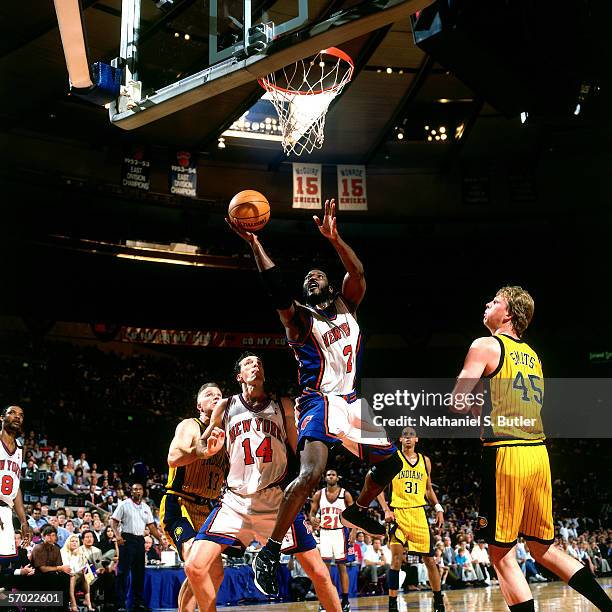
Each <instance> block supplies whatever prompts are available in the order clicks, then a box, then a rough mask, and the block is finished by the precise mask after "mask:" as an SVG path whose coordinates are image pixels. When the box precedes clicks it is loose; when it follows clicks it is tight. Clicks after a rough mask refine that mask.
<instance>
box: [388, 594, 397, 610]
mask: <svg viewBox="0 0 612 612" xmlns="http://www.w3.org/2000/svg"><path fill="white" fill-rule="evenodd" d="M389 610H397V595H396V596H395V597H393V596H392V595H389Z"/></svg>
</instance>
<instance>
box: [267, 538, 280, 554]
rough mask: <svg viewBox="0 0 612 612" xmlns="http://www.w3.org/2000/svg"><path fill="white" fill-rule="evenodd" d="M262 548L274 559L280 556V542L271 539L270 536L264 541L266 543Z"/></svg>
mask: <svg viewBox="0 0 612 612" xmlns="http://www.w3.org/2000/svg"><path fill="white" fill-rule="evenodd" d="M264 548H266V549H267V550H269V551H270V552H271V553H272V555H273V556H274V558H275V559H278V558H279V557H280V548H281V543H280V542H277V541H276V540H273V539H272V538H268V541H267V542H266V545H265V546H264Z"/></svg>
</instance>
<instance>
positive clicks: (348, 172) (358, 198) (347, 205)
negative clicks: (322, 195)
mask: <svg viewBox="0 0 612 612" xmlns="http://www.w3.org/2000/svg"><path fill="white" fill-rule="evenodd" d="M338 209H339V210H368V194H367V191H366V168H365V166H338Z"/></svg>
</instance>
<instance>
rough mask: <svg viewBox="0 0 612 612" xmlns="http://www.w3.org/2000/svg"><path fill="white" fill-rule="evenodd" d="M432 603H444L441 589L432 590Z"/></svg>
mask: <svg viewBox="0 0 612 612" xmlns="http://www.w3.org/2000/svg"><path fill="white" fill-rule="evenodd" d="M433 596H434V603H435V604H441V603H444V597H442V591H433Z"/></svg>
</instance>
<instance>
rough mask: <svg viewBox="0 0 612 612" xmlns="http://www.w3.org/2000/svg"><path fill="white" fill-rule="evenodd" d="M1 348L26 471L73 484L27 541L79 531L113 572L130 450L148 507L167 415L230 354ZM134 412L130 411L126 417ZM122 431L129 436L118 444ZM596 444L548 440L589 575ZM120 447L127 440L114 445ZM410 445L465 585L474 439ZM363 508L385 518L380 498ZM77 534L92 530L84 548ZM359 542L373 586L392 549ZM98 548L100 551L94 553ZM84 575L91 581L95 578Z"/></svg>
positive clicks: (475, 491) (66, 537)
mask: <svg viewBox="0 0 612 612" xmlns="http://www.w3.org/2000/svg"><path fill="white" fill-rule="evenodd" d="M9 348H11V350H10V351H9V354H8V355H7V354H5V355H3V356H0V359H2V360H3V367H2V368H0V381H1V382H2V384H3V386H4V389H5V393H6V395H5V401H10V402H11V403H19V404H20V405H22V406H23V407H24V409H25V415H26V422H27V423H28V427H29V429H28V433H27V434H26V435H25V437H24V440H23V441H24V461H23V466H22V476H23V478H24V481H27V480H30V479H31V480H38V479H39V477H40V475H41V474H44V476H43V478H44V480H45V482H46V483H47V485H48V487H49V488H51V489H56V490H57V491H59V492H61V491H63V492H64V493H66V494H71V495H76V496H79V497H78V499H79V505H78V506H77V507H76V508H75V509H74V510H71V509H70V508H61V507H60V508H56V509H50V508H49V506H48V505H47V504H45V503H42V502H41V501H37V502H35V503H28V504H27V512H28V516H29V519H28V522H29V524H30V526H31V527H32V529H33V531H34V541H33V544H34V545H37V544H39V543H42V542H43V539H44V538H43V533H42V532H43V529H44V528H45V527H47V526H50V527H52V528H53V529H54V530H55V533H56V536H55V537H56V538H57V542H56V544H55V545H56V546H58V547H59V548H61V549H65V548H66V546H68V550H70V547H72V552H71V553H70V554H72V556H75V557H76V556H78V555H77V554H75V553H74V551H75V550H76V548H75V542H76V541H77V538H78V543H79V547H78V550H79V551H81V552H83V553H85V552H86V550H88V551H89V553H91V550H90V548H91V546H93V547H95V548H96V549H98V550H99V551H100V558H99V562H96V563H95V565H96V567H98V568H99V569H103V570H109V571H108V575H109V576H110V575H112V574H113V570H114V569H115V565H114V564H115V563H116V561H117V560H116V559H115V558H114V557H116V556H117V555H116V552H117V551H116V542H114V535H113V532H112V530H111V529H110V528H109V517H110V514H111V513H112V512H113V510H114V509H115V508H116V507H117V504H118V503H119V501H121V500H122V499H125V498H126V497H127V496H128V495H129V485H128V482H129V480H130V470H131V466H132V463H133V461H134V460H143V459H144V460H146V463H147V464H148V465H149V469H148V478H147V486H148V489H149V494H150V497H152V498H153V499H149V500H148V501H149V503H150V504H151V505H152V506H153V507H154V506H155V505H156V504H155V502H156V501H158V499H157V498H155V496H154V495H152V492H153V491H154V490H155V489H156V488H159V486H160V485H162V484H163V482H164V479H165V473H166V471H167V466H166V464H165V456H166V450H167V447H168V444H169V441H170V439H171V437H172V432H173V430H174V427H175V424H176V423H177V422H178V420H179V419H180V418H183V417H184V416H186V415H188V414H193V410H194V395H195V390H196V389H197V388H198V387H199V385H200V384H201V383H202V382H204V381H207V380H216V381H218V383H219V384H220V385H221V387H222V389H223V391H224V393H234V392H236V390H237V389H236V386H235V383H234V382H233V381H232V380H231V378H228V375H227V372H230V371H231V367H230V366H231V361H232V360H233V359H234V358H235V355H234V354H231V355H229V354H227V353H226V354H224V355H221V353H218V355H219V359H217V360H210V359H208V360H206V359H204V358H202V357H201V356H199V357H198V358H194V357H193V353H190V359H185V358H184V355H183V354H181V353H180V351H179V352H176V353H174V354H168V355H163V354H162V355H158V356H154V355H151V354H146V355H145V354H138V353H134V354H132V355H124V354H116V353H113V352H108V351H102V350H100V349H99V348H98V347H95V346H77V345H73V344H70V343H67V342H65V343H64V342H45V343H43V342H40V343H37V344H34V343H31V344H29V345H28V344H27V343H26V344H23V343H21V344H18V345H17V344H14V345H13V346H12V347H10V343H9ZM284 357H285V361H287V360H286V356H284ZM266 358H267V357H266ZM273 359H278V361H279V363H280V362H281V361H283V359H280V358H278V357H273ZM211 364H212V365H211ZM289 366H291V364H289ZM271 370H272V371H273V372H278V376H279V378H278V379H276V380H274V378H273V376H271V380H270V385H271V386H272V387H274V388H276V389H277V390H279V392H283V393H289V394H291V392H292V391H291V389H290V383H287V382H286V381H289V380H292V378H290V376H291V368H290V367H289V368H288V369H285V370H283V369H282V368H281V367H278V368H271ZM283 377H284V378H283ZM283 381H285V386H284V387H283ZM267 382H268V381H267ZM130 415H133V419H134V421H130V420H129V419H128V418H126V417H127V416H130ZM30 428H31V429H30ZM42 432H47V433H42ZM47 434H48V435H47ZM122 435H123V436H124V438H122V437H121V436H122ZM155 436H157V437H155ZM126 439H127V440H129V441H130V443H129V444H124V440H126ZM604 444H605V443H604V442H602V441H600V440H551V441H549V443H548V447H549V452H550V456H551V465H552V469H553V478H554V506H553V508H554V514H555V517H557V518H560V521H559V525H558V533H557V540H556V544H555V545H557V546H560V547H562V548H563V549H564V550H566V552H567V553H568V554H570V555H572V556H575V557H576V558H577V559H579V560H580V561H581V562H582V563H584V564H585V565H586V566H587V567H589V569H590V570H591V571H592V572H593V573H595V574H597V575H605V574H607V573H609V572H610V566H611V565H612V530H610V529H609V525H610V518H611V515H612V506H611V505H610V499H609V491H608V483H609V482H610V465H609V462H606V461H602V457H604V456H605V453H606V452H608V451H607V450H606V449H604V447H603V445H604ZM121 448H129V449H130V451H129V453H128V452H127V451H120V450H119V449H121ZM417 450H419V452H423V453H425V454H427V455H428V456H430V458H431V461H432V474H433V483H434V488H435V490H436V493H437V495H438V499H439V500H440V503H441V504H442V505H443V506H444V509H445V519H446V523H445V526H444V530H443V532H442V533H440V534H436V536H435V537H436V545H435V558H436V562H437V564H438V566H439V568H440V571H441V574H442V578H443V583H444V584H446V585H448V586H450V587H461V586H465V585H487V584H490V583H491V582H494V581H495V575H494V572H493V571H492V568H491V564H490V561H489V559H488V554H487V550H486V545H485V544H484V543H482V542H478V533H477V531H476V530H475V529H474V525H475V523H476V518H477V516H478V511H477V508H478V498H479V486H480V484H479V452H480V448H479V442H478V441H477V440H421V441H420V442H419V446H418V449H417ZM147 453H148V454H147ZM577 465H579V466H580V470H579V471H578V470H577V469H576V466H577ZM330 466H331V467H333V468H334V469H336V470H337V472H338V474H339V475H340V477H341V480H340V485H341V486H343V487H344V488H347V489H348V490H349V491H351V492H352V493H357V492H358V491H359V490H360V488H361V485H362V483H363V479H364V477H365V471H366V467H365V466H364V465H363V463H361V462H359V461H357V460H355V459H354V458H353V457H352V456H350V455H348V454H346V453H344V452H342V451H341V452H338V453H336V454H332V456H331V457H330ZM370 512H371V513H372V514H373V515H374V516H376V517H377V518H378V519H379V520H380V521H381V522H383V521H384V515H383V512H382V511H381V510H380V508H379V507H378V506H377V504H376V502H374V503H373V505H372V507H371V508H370ZM85 538H86V539H87V541H89V540H90V539H91V538H93V544H91V545H90V548H87V546H88V545H87V543H86V542H85ZM83 547H85V549H84V548H83ZM356 547H357V563H358V564H359V565H360V566H362V568H363V588H364V589H365V590H364V592H367V591H368V589H369V588H370V587H373V588H374V589H376V588H380V584H379V582H381V579H382V577H384V574H385V570H386V567H387V566H388V564H389V560H390V555H389V554H388V549H387V548H386V546H385V545H384V541H378V542H377V541H376V540H375V541H373V542H372V541H369V537H368V536H365V535H360V536H358V537H357V542H356ZM167 548H168V542H164V541H162V542H157V541H155V540H154V539H153V538H152V537H150V536H147V540H146V555H147V559H148V560H149V561H150V562H151V561H152V562H154V561H157V560H158V558H160V557H161V552H162V551H163V550H166V549H167ZM79 554H80V553H79ZM517 555H518V559H519V562H520V563H521V567H522V568H523V571H524V572H525V573H526V575H527V577H528V578H530V579H532V580H536V581H542V580H546V579H550V578H552V577H551V576H550V575H549V574H547V573H546V571H545V570H544V569H543V568H540V567H538V566H537V564H536V563H535V561H534V560H533V558H531V556H530V554H529V547H528V543H523V542H521V543H520V544H519V546H517ZM94 556H95V557H96V559H98V556H97V553H96V554H95V555H94ZM22 561H24V559H23V558H22ZM72 561H73V562H74V563H76V561H74V560H72ZM31 563H32V560H31V559H29V560H28V563H25V564H23V568H21V569H22V571H23V572H24V575H25V574H27V572H28V570H27V566H28V565H31ZM103 564H106V565H103ZM66 565H70V564H69V563H68V564H66ZM109 568H110V569H109ZM404 571H405V572H406V584H405V587H404V588H405V589H408V590H411V589H418V588H420V587H423V586H424V585H425V583H426V572H425V569H424V567H423V566H422V564H420V563H419V562H418V559H417V558H411V557H407V558H406V562H405V567H404ZM103 573H104V571H103V572H102V574H103ZM75 582H76V585H75V586H76V587H79V586H81V587H82V588H85V587H84V586H83V583H82V581H81V582H80V583H79V582H78V581H75ZM103 582H104V588H100V587H97V589H96V592H95V593H94V594H95V595H98V594H99V592H103V593H105V594H106V596H107V597H109V593H110V592H111V590H112V589H110V587H109V581H108V580H107V579H105V581H102V580H98V584H102V583H103ZM88 584H92V583H91V579H90V582H89V583H88ZM383 586H384V581H383ZM90 603H93V602H90ZM123 606H124V603H123V602H121V603H119V607H123Z"/></svg>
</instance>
